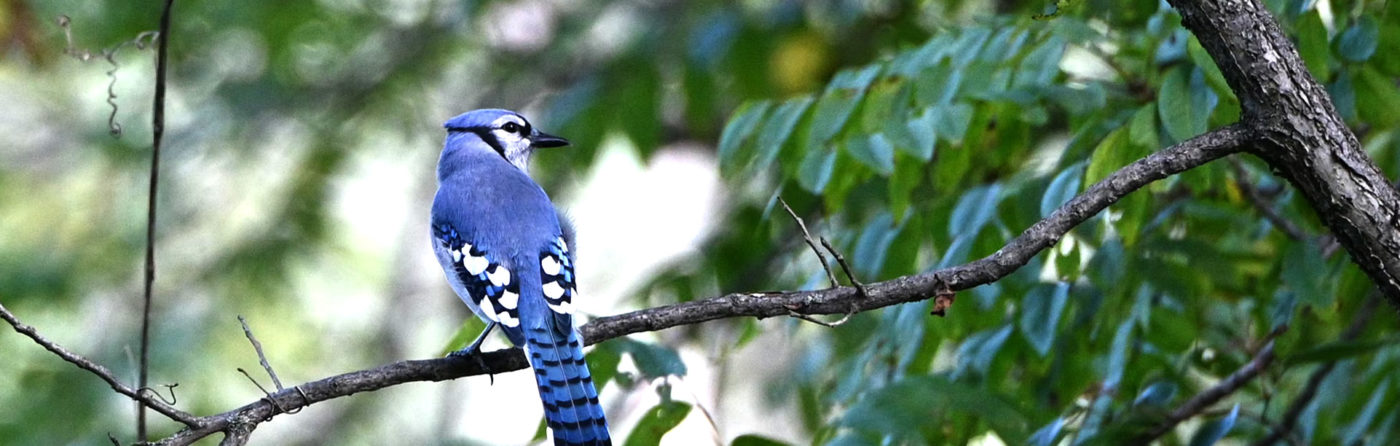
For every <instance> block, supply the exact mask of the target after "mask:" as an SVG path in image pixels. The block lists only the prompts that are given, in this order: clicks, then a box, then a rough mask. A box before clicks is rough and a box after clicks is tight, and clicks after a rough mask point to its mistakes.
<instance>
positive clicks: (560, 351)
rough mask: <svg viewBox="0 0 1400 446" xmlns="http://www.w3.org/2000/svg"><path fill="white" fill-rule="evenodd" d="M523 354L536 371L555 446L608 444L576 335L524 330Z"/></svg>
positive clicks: (545, 415)
mask: <svg viewBox="0 0 1400 446" xmlns="http://www.w3.org/2000/svg"><path fill="white" fill-rule="evenodd" d="M525 351H526V352H527V353H528V354H529V355H530V367H532V368H533V369H534V371H535V383H536V384H538V385H539V390H540V401H542V402H543V403H544V418H545V422H546V424H548V425H549V430H550V431H551V432H553V433H554V444H556V445H611V444H612V438H611V437H610V436H609V435H608V421H607V419H605V418H604V416H603V407H602V406H600V405H599V404H598V390H597V389H595V388H594V387H593V375H592V374H590V373H589V372H588V364H587V363H586V362H584V360H583V348H582V345H581V344H580V343H579V338H578V334H577V333H576V332H574V331H573V330H568V331H567V332H566V334H565V335H562V336H561V335H560V334H559V333H558V332H557V331H556V330H550V329H547V328H543V327H532V328H528V329H526V330H525Z"/></svg>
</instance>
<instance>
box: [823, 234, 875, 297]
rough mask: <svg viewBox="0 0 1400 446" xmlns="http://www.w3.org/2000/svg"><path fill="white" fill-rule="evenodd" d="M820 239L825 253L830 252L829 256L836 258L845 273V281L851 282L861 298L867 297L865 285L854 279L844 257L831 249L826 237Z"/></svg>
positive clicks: (854, 274) (852, 272)
mask: <svg viewBox="0 0 1400 446" xmlns="http://www.w3.org/2000/svg"><path fill="white" fill-rule="evenodd" d="M821 239H822V246H824V247H826V250H827V252H830V253H831V256H832V257H835V258H836V263H839V264H841V270H842V271H845V272H846V279H849V280H850V281H851V286H854V287H856V291H859V292H860V295H861V297H866V296H869V295H870V293H869V292H868V291H867V290H866V289H865V284H864V283H861V282H860V279H857V278H856V273H855V271H852V270H851V265H850V264H847V263H846V257H845V256H842V255H841V252H840V251H837V250H836V248H835V247H832V246H831V242H830V241H828V240H827V239H826V237H822V238H821ZM828 272H830V271H828Z"/></svg>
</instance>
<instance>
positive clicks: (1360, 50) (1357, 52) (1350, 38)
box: [1337, 15, 1380, 63]
mask: <svg viewBox="0 0 1400 446" xmlns="http://www.w3.org/2000/svg"><path fill="white" fill-rule="evenodd" d="M1378 44H1380V27H1379V26H1377V24H1376V19H1374V18H1371V16H1370V15H1362V16H1360V17H1357V18H1356V21H1355V22H1353V23H1352V24H1351V26H1348V27H1347V29H1346V30H1345V31H1342V33H1341V34H1338V35H1337V55H1338V56H1341V58H1342V59H1343V60H1346V61H1348V62H1357V63H1360V62H1365V61H1366V60H1367V59H1370V58H1371V56H1372V55H1374V54H1376V46H1377V45H1378Z"/></svg>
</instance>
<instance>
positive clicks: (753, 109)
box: [719, 101, 771, 177]
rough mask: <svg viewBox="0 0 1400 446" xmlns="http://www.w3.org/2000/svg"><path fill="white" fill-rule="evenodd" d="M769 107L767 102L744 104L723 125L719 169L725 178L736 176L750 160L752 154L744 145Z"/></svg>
mask: <svg viewBox="0 0 1400 446" xmlns="http://www.w3.org/2000/svg"><path fill="white" fill-rule="evenodd" d="M770 105H771V104H769V103H768V101H758V102H748V103H745V104H744V105H741V106H739V110H738V111H735V112H734V117H733V118H731V119H730V120H729V123H728V124H725V126H724V131H723V132H722V133H720V137H719V167H720V171H721V172H724V173H725V175H726V176H731V177H732V176H734V175H738V174H739V173H741V172H740V171H739V170H740V168H741V167H744V164H746V163H747V161H749V160H750V159H752V157H753V155H754V154H753V153H752V152H749V151H747V150H744V145H745V144H746V143H747V142H748V140H749V137H750V136H751V135H753V132H754V130H755V129H757V128H758V125H759V123H761V122H762V120H763V116H764V114H766V113H767V112H768V107H769V106H770Z"/></svg>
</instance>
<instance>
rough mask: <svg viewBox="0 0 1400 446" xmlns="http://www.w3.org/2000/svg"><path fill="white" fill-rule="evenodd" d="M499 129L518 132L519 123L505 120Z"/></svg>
mask: <svg viewBox="0 0 1400 446" xmlns="http://www.w3.org/2000/svg"><path fill="white" fill-rule="evenodd" d="M501 130H505V131H507V132H511V133H520V124H516V123H514V122H507V123H505V124H502V125H501Z"/></svg>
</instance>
